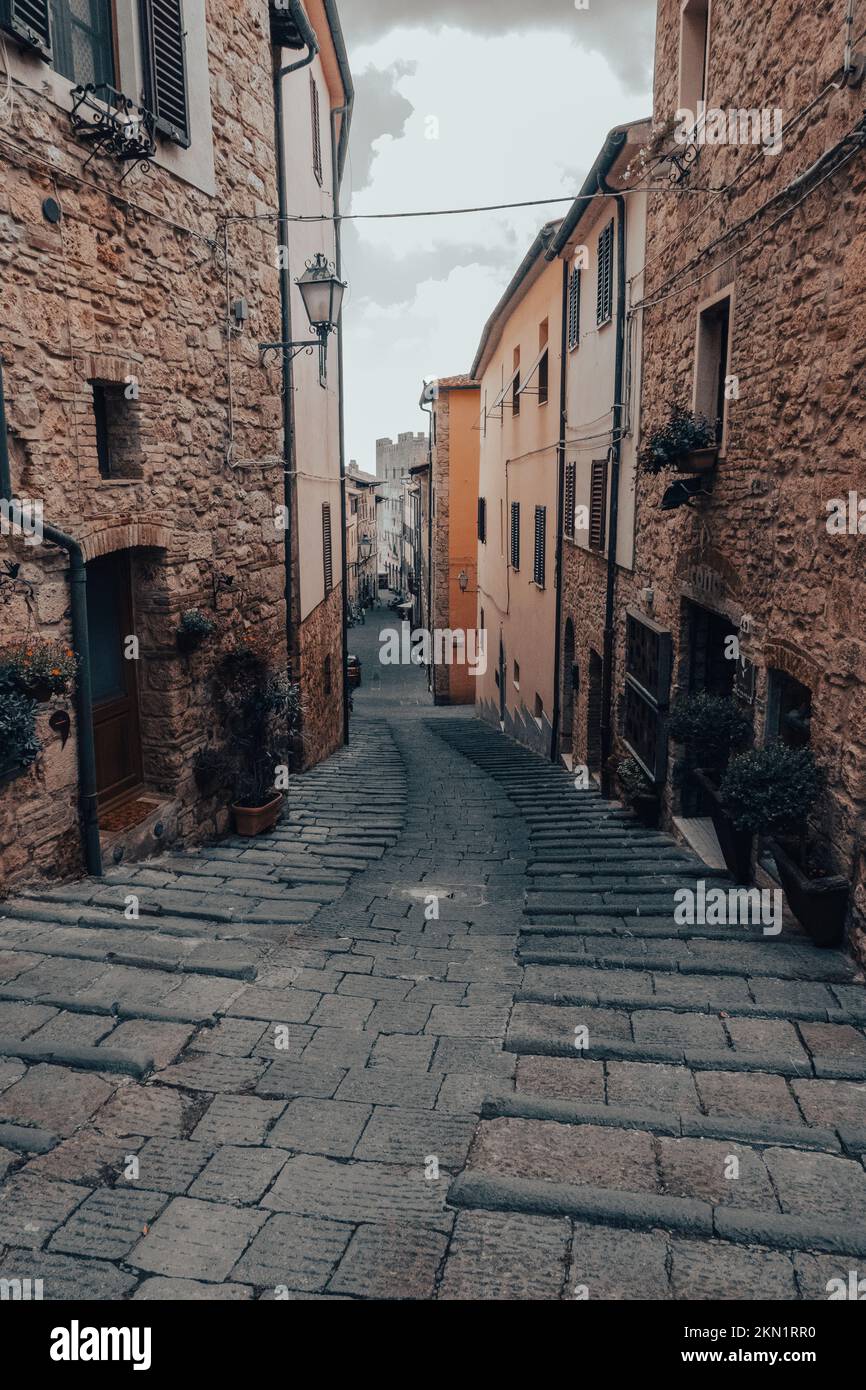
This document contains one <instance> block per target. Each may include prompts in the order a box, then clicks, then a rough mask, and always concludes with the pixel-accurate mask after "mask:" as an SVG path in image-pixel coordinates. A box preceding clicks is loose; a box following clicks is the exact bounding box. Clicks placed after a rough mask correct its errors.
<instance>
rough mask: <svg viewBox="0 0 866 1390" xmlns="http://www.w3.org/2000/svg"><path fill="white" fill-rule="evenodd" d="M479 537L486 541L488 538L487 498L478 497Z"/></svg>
mask: <svg viewBox="0 0 866 1390" xmlns="http://www.w3.org/2000/svg"><path fill="white" fill-rule="evenodd" d="M478 539H479V540H480V541H481V542H482V543H484V542H485V541H486V540H487V499H486V498H485V497H479V499H478Z"/></svg>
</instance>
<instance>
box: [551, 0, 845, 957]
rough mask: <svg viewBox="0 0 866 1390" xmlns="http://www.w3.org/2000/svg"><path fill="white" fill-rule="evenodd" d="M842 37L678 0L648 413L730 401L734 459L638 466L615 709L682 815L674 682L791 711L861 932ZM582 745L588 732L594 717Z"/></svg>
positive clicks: (762, 13)
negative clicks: (706, 468) (696, 471)
mask: <svg viewBox="0 0 866 1390" xmlns="http://www.w3.org/2000/svg"><path fill="white" fill-rule="evenodd" d="M847 37H848V38H853V37H855V36H854V35H852V34H851V33H850V30H849V31H848V33H847ZM845 39H846V30H845V26H844V24H843V14H842V9H841V8H840V7H837V6H832V7H831V6H823V7H820V9H819V10H818V11H814V10H812V11H808V12H807V11H805V10H803V9H802V7H798V6H795V5H792V4H773V3H769V0H764V2H763V3H761V4H759V5H757V6H755V5H748V4H746V3H745V0H736V3H733V4H731V5H728V6H716V5H711V6H708V5H707V4H706V0H687V3H686V4H685V5H682V4H681V3H680V0H661V3H660V6H659V22H658V29H657V49H656V75H655V96H654V107H655V109H654V122H655V126H656V129H657V131H659V136H658V138H657V139H656V141H655V142H654V143H653V144H652V145H649V146H648V147H647V149H646V155H645V158H644V160H643V161H640V160H639V161H638V162H637V166H636V169H637V175H636V177H637V179H638V180H639V179H640V178H641V177H642V175H644V174H645V173H647V172H648V180H647V187H648V213H647V218H648V220H647V233H646V245H647V250H646V262H645V271H644V276H643V283H642V284H641V285H640V287H639V289H638V293H637V295H636V297H635V299H634V301H633V304H632V309H633V311H634V313H635V314H636V315H639V316H640V318H641V320H642V331H643V349H642V373H643V380H642V389H641V399H642V405H641V421H642V427H641V436H642V440H643V442H646V439H647V438H648V436H649V433H650V431H652V430H654V429H655V428H657V427H658V426H659V425H661V424H662V423H663V422H664V420H665V418H666V416H667V415H668V412H669V410H670V408H671V406H672V405H673V404H678V405H682V406H684V407H686V408H689V409H693V410H695V411H697V412H699V413H702V414H704V415H706V416H707V417H708V418H710V419H712V420H715V419H718V420H719V436H718V442H719V458H718V464H717V466H716V468H715V469H714V472H713V475H712V477H711V479H710V480H709V482H708V483H705V484H703V485H701V487H700V488H699V489H698V490H697V492H696V495H693V496H692V497H691V498H690V500H688V501H686V500H685V499H684V498H683V496H682V494H681V492H679V491H678V488H679V484H678V481H677V478H676V475H672V474H669V473H668V474H664V475H662V476H661V477H656V476H653V475H651V474H649V473H647V472H646V471H642V470H641V469H639V470H638V473H637V476H636V508H635V515H636V523H635V559H634V568H633V571H630V570H628V569H625V568H620V569H619V570H618V572H617V575H616V603H615V608H616V633H615V647H614V652H613V702H614V703H613V723H614V728H615V731H616V737H615V750H616V751H617V752H618V753H632V754H634V753H635V752H637V753H638V754H639V756H640V757H641V760H642V761H643V762H644V765H645V767H647V768H648V769H649V770H650V771H651V773H652V775H653V777H654V778H655V779H656V781H657V784H658V785H659V786H660V788H661V790H662V793H663V809H664V816H665V823H666V824H671V817H672V816H673V815H682V816H685V817H686V818H688V817H689V816H690V815H694V814H696V810H695V808H694V807H693V806H690V805H688V804H685V803H684V800H683V798H684V795H686V793H685V792H684V791H683V789H682V788H681V786H680V785H679V779H678V777H677V775H676V758H675V755H674V753H675V750H674V749H673V748H671V747H670V745H669V741H668V739H667V735H666V719H667V711H668V709H669V707H670V705H671V704H672V703H673V702H674V701H675V700H676V699H677V698H678V696H680V695H681V694H685V693H689V692H694V691H699V690H709V691H711V692H712V693H717V694H732V695H733V698H734V699H736V700H737V701H738V702H739V703H740V704H741V706H742V708H743V709H744V710H746V711H748V712H750V713H751V715H752V716H753V722H754V732H755V742H756V744H757V745H758V746H761V745H763V744H764V743H765V742H767V741H768V740H770V739H773V738H776V737H778V736H782V737H785V733H786V729H787V728H788V727H789V726H790V724H791V720H792V718H793V719H796V720H797V721H798V723H799V728H800V730H801V733H802V732H803V731H805V735H804V736H805V737H806V738H808V739H809V740H810V743H811V746H812V748H813V750H814V753H815V755H816V758H817V761H818V762H819V764H820V765H821V767H822V768H823V770H824V772H825V775H826V790H825V792H824V794H823V795H822V797H821V799H820V802H819V805H818V808H817V811H816V813H815V815H814V817H813V821H814V826H813V828H814V829H815V831H816V832H817V833H818V836H819V838H820V839H821V840H822V841H823V842H824V844H825V847H826V848H827V849H829V851H830V853H831V857H832V859H833V860H834V862H835V866H836V869H837V871H838V872H841V873H843V874H844V875H845V876H847V877H848V878H849V879H850V881H851V883H852V913H851V922H850V926H851V935H852V940H853V941H854V944H855V947H858V948H859V949H861V950H862V947H863V941H864V925H866V735H864V732H863V731H864V713H866V643H864V641H863V635H862V632H861V630H860V626H859V625H858V619H859V615H860V614H862V613H863V612H864V611H866V570H864V564H863V556H864V539H863V533H864V529H866V527H864V526H863V524H862V522H860V524H858V515H859V514H858V510H857V509H858V505H859V501H860V499H861V498H862V497H864V495H866V457H864V450H863V425H864V405H863V396H864V371H866V316H864V313H863V301H862V284H863V276H864V269H866V247H864V226H866V159H864V122H863V86H862V74H863V63H862V58H860V59H857V58H856V57H855V56H854V55H853V54H852V52H851V50H850V49H847V48H846V45H845ZM699 103H703V106H701V105H699ZM686 112H691V113H692V116H691V118H686V117H685V116H684V115H683V113H686ZM695 121H697V122H698V124H697V126H696V125H695ZM671 488H673V489H674V495H672V493H671V492H670V491H669V489H671ZM666 493H667V497H666V508H665V509H662V506H661V503H662V499H663V497H665V494H666ZM672 503H673V505H672ZM679 503H682V505H679ZM863 510H864V511H866V508H864V509H863ZM840 512H841V513H842V515H843V517H844V525H842V526H840V527H839V529H837V530H834V529H833V525H832V520H831V519H832V518H833V517H834V516H838V515H839V514H840ZM828 522H830V525H828ZM586 601H587V602H591V603H593V604H594V606H595V607H596V609H597V608H598V602H599V599H598V596H597V595H594V596H588V597H587V600H586ZM732 638H733V639H736V642H732V641H731V640H730V639H732ZM737 645H738V646H739V658H737V657H736V655H734V656H733V657H731V656H730V653H736V649H737ZM585 655H586V654H585V653H583V654H581V653H578V659H579V660H580V659H582V658H583V657H584V656H585ZM668 669H669V676H668V675H667V674H666V672H667V671H668ZM575 752H576V754H578V755H580V756H581V757H585V756H586V752H587V749H586V743H585V736H584V734H583V733H582V725H581V724H580V723H577V724H576V725H575ZM697 813H698V814H700V813H701V812H700V808H698V811H697Z"/></svg>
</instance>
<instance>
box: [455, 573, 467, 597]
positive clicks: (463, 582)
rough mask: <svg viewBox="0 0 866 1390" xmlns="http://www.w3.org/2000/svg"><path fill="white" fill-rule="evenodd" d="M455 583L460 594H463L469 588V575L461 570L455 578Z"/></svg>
mask: <svg viewBox="0 0 866 1390" xmlns="http://www.w3.org/2000/svg"><path fill="white" fill-rule="evenodd" d="M457 583H458V584H459V585H460V592H461V594H465V593H466V590H467V589H468V588H469V575H468V574H467V573H466V571H465V570H461V571H460V573H459V574H458V576H457Z"/></svg>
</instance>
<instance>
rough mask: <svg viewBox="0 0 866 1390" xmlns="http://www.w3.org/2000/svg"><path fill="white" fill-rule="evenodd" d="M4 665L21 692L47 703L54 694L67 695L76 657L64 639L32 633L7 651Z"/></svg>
mask: <svg viewBox="0 0 866 1390" xmlns="http://www.w3.org/2000/svg"><path fill="white" fill-rule="evenodd" d="M4 665H5V667H6V668H8V670H9V671H10V672H11V674H12V678H13V680H14V683H15V685H16V686H17V688H18V689H19V690H20V691H21V693H22V695H26V696H28V697H29V698H30V699H31V700H35V701H36V703H37V704H44V703H45V702H46V701H47V700H50V699H51V697H52V695H65V694H66V692H67V690H68V689H69V686H70V685H71V684H72V682H73V680H74V679H75V672H76V669H77V666H78V660H77V657H76V655H75V653H74V651H73V650H72V648H71V647H68V646H67V645H66V643H65V642H56V641H50V640H48V639H46V638H44V637H31V638H27V639H25V640H24V641H23V642H17V643H16V644H15V646H14V647H11V648H10V649H9V650H8V651H7V652H6V653H4Z"/></svg>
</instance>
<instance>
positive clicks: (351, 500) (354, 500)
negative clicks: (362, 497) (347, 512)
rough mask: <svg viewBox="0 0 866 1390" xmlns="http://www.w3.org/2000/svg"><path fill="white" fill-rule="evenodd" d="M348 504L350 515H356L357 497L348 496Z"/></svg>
mask: <svg viewBox="0 0 866 1390" xmlns="http://www.w3.org/2000/svg"><path fill="white" fill-rule="evenodd" d="M349 505H350V507H351V512H352V516H357V515H358V499H357V497H350V498H349Z"/></svg>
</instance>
